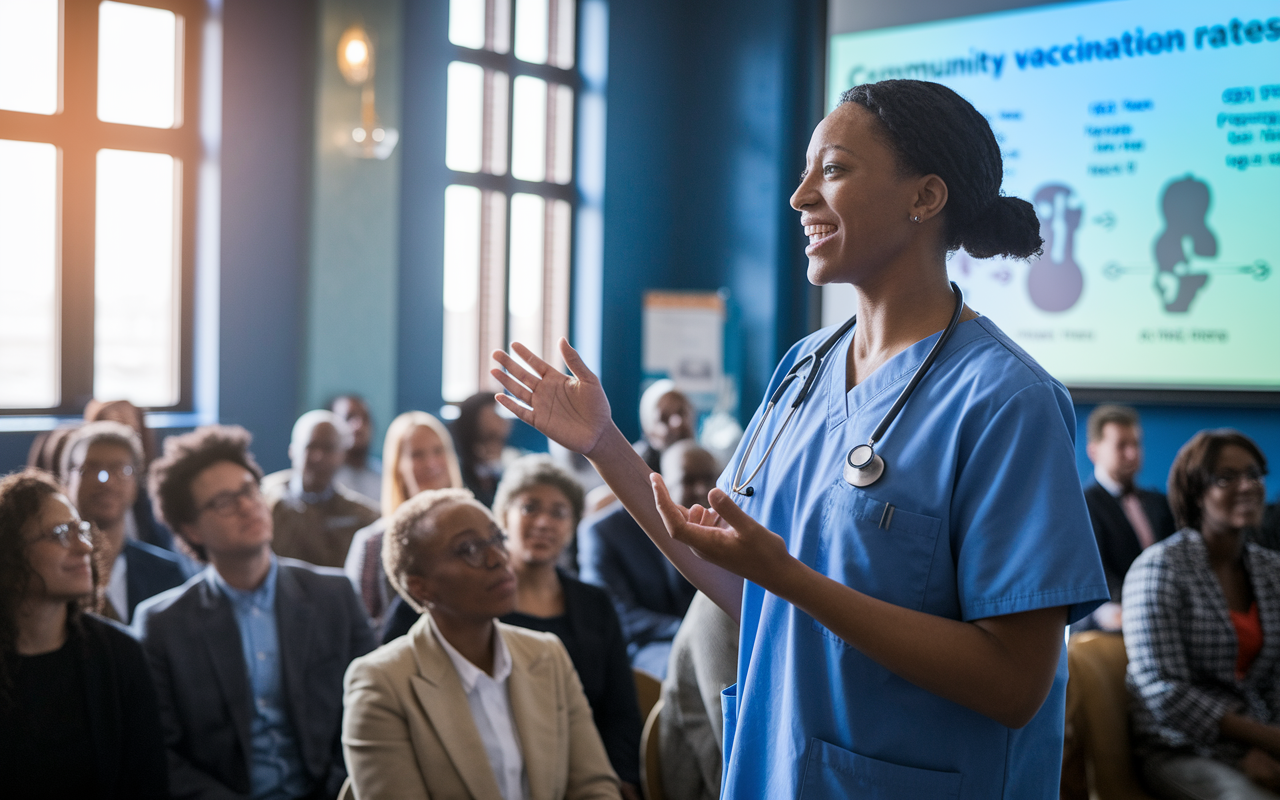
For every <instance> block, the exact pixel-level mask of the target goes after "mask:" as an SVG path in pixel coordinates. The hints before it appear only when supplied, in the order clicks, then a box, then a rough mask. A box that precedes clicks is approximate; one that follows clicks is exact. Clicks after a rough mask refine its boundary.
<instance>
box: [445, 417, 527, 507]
mask: <svg viewBox="0 0 1280 800" xmlns="http://www.w3.org/2000/svg"><path fill="white" fill-rule="evenodd" d="M449 430H450V432H452V433H453V442H454V445H455V446H456V447H457V449H458V462H459V466H461V467H462V485H463V486H465V487H466V488H468V489H470V490H471V493H472V494H474V495H475V496H476V499H477V500H479V501H480V502H481V503H482V504H483V505H486V506H489V507H492V506H493V494H494V492H496V491H497V490H498V481H499V480H501V479H502V469H503V454H504V452H503V451H504V450H505V449H506V447H507V437H509V436H510V435H511V420H510V419H507V418H506V417H502V416H499V414H498V401H497V400H495V399H493V392H479V393H477V394H473V395H471V396H470V397H468V398H467V399H466V400H463V401H462V402H461V403H459V404H458V418H457V419H455V420H454V421H453V422H452V423H450V424H449ZM515 455H516V452H515V451H514V450H513V451H512V453H511V457H512V458H514V457H515Z"/></svg>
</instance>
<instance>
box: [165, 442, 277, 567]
mask: <svg viewBox="0 0 1280 800" xmlns="http://www.w3.org/2000/svg"><path fill="white" fill-rule="evenodd" d="M252 441H253V435H252V434H250V433H249V432H248V431H247V430H245V429H244V428H241V427H240V426H239V425H206V426H204V427H201V428H196V429H195V430H194V431H192V432H191V433H185V434H183V435H181V436H170V437H169V438H168V439H165V441H164V455H162V456H160V458H158V459H156V462H155V463H154V464H152V465H151V481H150V490H151V498H152V501H153V502H154V504H155V506H156V507H157V508H158V509H159V511H160V518H161V520H162V521H163V522H164V524H166V525H168V526H169V528H170V529H171V530H172V531H173V532H174V533H175V534H176V535H177V536H178V540H179V541H180V542H181V543H182V545H183V547H185V548H186V549H187V550H188V551H189V552H190V553H191V554H192V555H193V556H195V557H196V558H197V559H199V560H200V561H201V562H206V561H208V560H209V555H208V553H207V552H206V551H205V548H204V546H203V545H198V544H193V543H192V542H190V541H188V540H187V538H186V537H185V536H184V535H183V534H182V527H183V526H184V525H188V524H190V523H192V522H195V521H196V516H197V511H196V502H195V498H194V497H192V495H191V483H192V481H194V480H195V479H196V476H198V475H199V474H200V473H201V472H204V471H205V469H207V468H208V467H210V466H212V465H214V464H216V463H218V462H220V461H230V462H231V463H232V464H237V465H239V466H241V467H244V468H245V469H247V470H248V471H249V472H251V473H252V474H253V477H254V480H258V481H261V480H262V468H261V467H259V466H258V462H257V461H256V460H254V457H253V454H252V453H250V452H249V443H250V442H252Z"/></svg>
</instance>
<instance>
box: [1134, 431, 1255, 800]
mask: <svg viewBox="0 0 1280 800" xmlns="http://www.w3.org/2000/svg"><path fill="white" fill-rule="evenodd" d="M1266 471H1267V462H1266V459H1265V458H1264V457H1263V455H1262V452H1261V451H1259V449H1258V447H1257V445H1255V444H1254V443H1253V442H1252V441H1251V440H1250V439H1248V438H1247V437H1245V436H1244V435H1242V434H1240V433H1238V432H1236V431H1233V430H1228V429H1221V430H1214V431H1201V432H1200V433H1198V434H1196V435H1195V436H1194V437H1192V439H1191V441H1189V442H1187V443H1186V444H1185V445H1183V447H1182V449H1181V450H1180V451H1178V455H1177V457H1176V458H1175V459H1174V462H1173V468H1172V469H1171V470H1170V471H1169V500H1170V503H1171V505H1172V506H1173V514H1174V517H1175V518H1176V519H1177V522H1178V524H1179V525H1180V526H1181V530H1179V531H1178V532H1177V533H1176V534H1174V535H1173V536H1171V537H1169V538H1168V539H1165V540H1164V541H1162V542H1158V543H1156V544H1154V545H1152V546H1151V547H1149V548H1147V549H1146V550H1145V551H1143V553H1142V555H1140V556H1138V558H1137V560H1136V561H1134V562H1133V566H1132V567H1131V568H1130V569H1129V574H1128V576H1127V577H1126V578H1125V581H1124V643H1125V649H1126V650H1127V651H1128V654H1129V667H1128V676H1127V683H1128V687H1129V693H1130V695H1131V696H1132V698H1133V706H1132V713H1133V726H1132V727H1133V745H1134V754H1135V757H1136V758H1137V762H1138V765H1139V766H1140V768H1141V774H1142V777H1143V779H1144V782H1145V783H1146V784H1147V787H1148V789H1149V790H1150V791H1151V792H1152V793H1153V794H1155V795H1156V796H1157V797H1163V798H1176V799H1177V800H1181V799H1182V798H1205V800H1214V799H1217V798H1220V799H1221V800H1227V799H1228V798H1232V799H1235V798H1276V797H1280V795H1278V794H1276V792H1277V791H1280V691H1277V690H1278V689H1280V686H1277V681H1276V676H1277V670H1278V669H1280V554H1277V553H1275V552H1274V551H1271V550H1268V549H1266V548H1263V547H1260V546H1259V545H1257V544H1254V543H1252V542H1247V541H1245V537H1244V530H1245V529H1246V528H1249V527H1252V526H1256V525H1257V524H1258V522H1259V520H1261V518H1262V506H1263V498H1264V490H1263V482H1262V481H1263V476H1264V475H1265V474H1266Z"/></svg>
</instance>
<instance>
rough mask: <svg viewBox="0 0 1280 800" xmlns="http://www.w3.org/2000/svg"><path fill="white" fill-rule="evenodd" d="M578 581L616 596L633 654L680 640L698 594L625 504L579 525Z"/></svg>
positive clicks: (624, 633)
mask: <svg viewBox="0 0 1280 800" xmlns="http://www.w3.org/2000/svg"><path fill="white" fill-rule="evenodd" d="M578 577H580V578H581V579H582V580H584V581H586V582H587V583H591V584H595V585H596V586H599V587H600V588H601V589H604V590H605V591H606V592H608V593H609V596H610V597H612V598H613V602H614V605H615V606H616V608H617V610H618V619H619V620H620V621H621V622H622V632H623V635H624V636H626V638H627V643H628V648H629V650H630V652H631V654H632V655H633V656H634V655H635V651H636V650H638V649H639V648H641V647H643V646H644V645H646V644H648V643H650V642H654V641H670V640H671V639H674V638H675V635H676V631H677V630H679V629H680V621H681V620H682V619H684V613H685V612H686V611H688V610H689V603H691V602H693V595H694V594H695V593H696V592H697V589H695V588H693V585H692V584H691V583H689V582H688V581H687V580H685V578H684V576H683V575H681V574H680V572H679V571H678V570H677V569H676V568H675V567H674V566H672V564H671V562H670V561H668V560H667V557H666V556H664V555H663V554H662V551H661V550H659V549H658V546H657V545H655V544H654V543H653V542H652V541H651V540H650V539H649V536H648V534H646V533H645V532H644V530H643V529H642V528H641V527H640V525H639V523H637V522H636V521H635V520H634V519H632V518H631V515H630V514H628V513H627V510H626V509H625V508H623V507H622V504H621V503H617V504H615V505H613V506H610V507H609V508H607V509H605V510H604V511H602V512H600V513H599V514H596V515H594V516H591V517H588V518H586V519H584V520H583V521H582V523H581V524H580V525H579V526H578Z"/></svg>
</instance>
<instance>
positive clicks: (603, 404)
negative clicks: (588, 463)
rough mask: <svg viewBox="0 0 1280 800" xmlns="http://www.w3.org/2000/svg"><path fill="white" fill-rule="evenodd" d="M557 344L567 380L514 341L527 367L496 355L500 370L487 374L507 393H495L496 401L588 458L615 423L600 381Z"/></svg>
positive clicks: (564, 344)
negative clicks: (507, 393) (565, 366)
mask: <svg viewBox="0 0 1280 800" xmlns="http://www.w3.org/2000/svg"><path fill="white" fill-rule="evenodd" d="M558 344H559V347H560V355H562V356H563V357H564V362H565V364H567V365H568V367H569V371H570V373H571V374H569V375H565V374H564V373H563V372H560V371H559V370H557V369H554V368H552V366H551V365H550V364H548V363H547V362H545V361H543V360H542V359H541V358H538V356H536V355H534V353H533V351H532V350H530V349H529V348H527V347H525V346H524V345H522V344H520V343H519V342H513V343H512V345H511V350H512V352H514V353H515V354H516V355H517V356H519V357H520V359H521V360H523V361H524V363H525V364H528V365H529V366H528V368H525V367H524V366H523V365H522V364H520V362H519V361H516V359H514V358H512V357H511V355H510V354H509V353H505V352H503V351H502V350H494V351H493V360H494V361H497V362H498V363H499V364H501V365H502V368H503V369H492V370H490V371H489V374H491V375H493V377H494V378H496V379H497V381H498V383H500V384H502V386H503V387H504V388H505V389H506V390H507V391H508V392H510V393H511V394H510V395H506V394H499V395H497V399H498V402H499V403H502V405H504V406H505V407H506V408H507V409H508V410H509V411H510V412H511V413H512V414H515V415H516V416H517V417H519V418H520V419H521V420H523V421H524V422H527V423H529V424H530V425H532V426H533V427H535V428H537V429H538V430H539V431H540V432H542V434H543V435H545V436H546V437H547V438H549V439H552V440H553V441H555V442H558V443H559V444H561V445H563V446H564V447H567V448H568V449H570V450H573V451H574V452H578V453H583V454H584V455H589V454H590V453H591V451H592V450H593V449H594V448H595V446H596V444H597V443H598V442H599V441H600V438H601V436H603V435H604V433H605V431H607V430H608V429H609V427H610V426H611V425H612V424H613V419H612V417H610V412H609V399H608V398H607V397H605V395H604V389H603V388H602V387H601V386H600V379H599V378H597V377H596V376H595V375H594V374H593V373H592V372H591V370H590V369H588V368H587V365H586V364H584V363H583V361H582V358H581V357H580V356H579V355H578V352H577V351H576V350H574V349H573V348H572V347H570V346H569V343H568V342H567V341H565V340H564V339H563V338H562V339H561V340H560V341H559V343H558ZM503 370H505V372H504V371H503ZM517 401H519V402H517Z"/></svg>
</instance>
